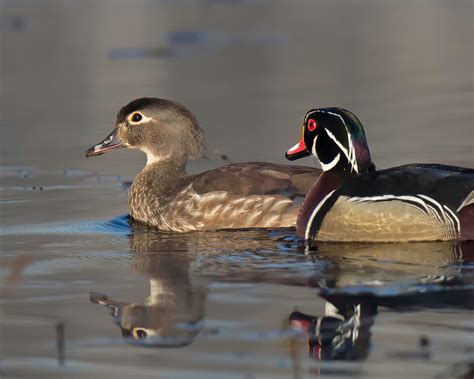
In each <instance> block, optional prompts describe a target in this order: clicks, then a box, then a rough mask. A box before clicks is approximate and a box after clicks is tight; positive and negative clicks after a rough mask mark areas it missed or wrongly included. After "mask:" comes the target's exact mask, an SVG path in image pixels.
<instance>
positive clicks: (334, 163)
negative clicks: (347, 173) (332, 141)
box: [319, 153, 341, 171]
mask: <svg viewBox="0 0 474 379" xmlns="http://www.w3.org/2000/svg"><path fill="white" fill-rule="evenodd" d="M340 159H341V153H337V155H336V156H335V157H334V159H333V160H332V161H331V162H329V163H324V162H323V161H322V160H321V159H320V160H319V163H321V168H322V169H323V171H329V170H332V169H333V168H334V167H336V166H337V164H338V163H339V160H340Z"/></svg>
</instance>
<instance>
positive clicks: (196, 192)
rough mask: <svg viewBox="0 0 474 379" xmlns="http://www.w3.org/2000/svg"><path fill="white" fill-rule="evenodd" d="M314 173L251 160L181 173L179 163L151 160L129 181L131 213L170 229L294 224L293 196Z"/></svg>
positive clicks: (302, 191) (304, 188)
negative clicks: (151, 162) (131, 181)
mask: <svg viewBox="0 0 474 379" xmlns="http://www.w3.org/2000/svg"><path fill="white" fill-rule="evenodd" d="M318 175H319V170H314V169H311V168H305V167H298V166H287V165H276V164H270V163H257V162H249V163H244V164H235V165H229V166H224V167H221V168H218V169H215V170H211V171H207V172H205V173H202V174H198V175H195V176H185V173H184V167H183V166H181V167H178V166H176V165H175V164H174V163H168V164H165V163H163V164H160V163H155V164H152V165H148V166H146V167H145V168H144V169H143V170H142V172H141V173H140V174H138V175H137V177H136V178H135V180H134V182H133V184H132V187H131V189H130V194H129V209H130V215H131V216H132V217H133V218H134V219H136V220H138V221H142V222H144V223H146V224H149V225H151V226H154V227H156V228H158V229H161V230H166V231H174V232H190V231H197V230H215V229H235V228H281V227H294V226H295V223H296V217H297V215H298V209H299V207H298V205H297V204H296V203H295V202H294V200H295V199H296V198H297V197H299V196H303V195H304V194H305V193H306V191H307V190H308V188H309V187H310V185H311V183H312V181H314V180H315V178H317V176H318ZM165 178H166V180H165Z"/></svg>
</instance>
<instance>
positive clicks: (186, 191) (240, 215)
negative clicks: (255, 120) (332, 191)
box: [86, 98, 321, 232]
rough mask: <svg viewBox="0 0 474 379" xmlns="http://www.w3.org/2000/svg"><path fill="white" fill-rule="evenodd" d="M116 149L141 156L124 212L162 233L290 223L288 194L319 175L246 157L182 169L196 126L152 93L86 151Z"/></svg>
mask: <svg viewBox="0 0 474 379" xmlns="http://www.w3.org/2000/svg"><path fill="white" fill-rule="evenodd" d="M123 147H128V148H132V149H139V150H141V151H143V152H144V153H145V154H146V155H147V163H146V166H145V167H144V168H143V170H142V171H141V172H140V173H139V174H138V175H137V176H136V177H135V179H134V180H133V183H132V186H131V188H130V192H129V199H128V205H129V210H130V215H131V217H132V218H133V219H135V220H136V221H140V222H143V223H145V224H148V225H150V226H153V227H155V228H158V229H160V230H164V231H173V232H190V231H198V230H216V229H235V228H239V229H240V228H281V227H294V226H295V223H296V217H297V214H298V209H299V206H298V205H297V204H296V203H295V202H294V200H296V199H297V198H298V197H301V198H302V197H304V196H305V194H306V192H307V191H308V189H309V188H310V187H311V185H312V183H313V182H314V180H315V179H316V178H317V177H318V176H319V175H320V174H321V171H320V170H319V169H316V168H309V167H300V166H288V165H279V164H271V163H262V162H248V163H239V164H232V165H227V166H223V167H220V168H217V169H214V170H210V171H206V172H203V173H201V174H197V175H187V174H186V163H187V162H188V160H189V159H195V158H199V157H201V156H202V155H203V153H204V150H205V148H204V137H203V132H202V130H201V128H200V127H199V125H198V122H197V120H196V118H195V117H194V115H193V114H192V113H191V111H189V110H188V109H187V108H186V107H184V106H183V105H181V104H179V103H177V102H174V101H170V100H164V99H157V98H140V99H136V100H134V101H132V102H130V103H129V104H127V105H126V106H124V107H123V108H122V109H121V110H120V111H119V112H118V115H117V120H116V124H115V128H114V129H113V131H112V133H110V134H109V135H108V136H107V137H106V138H105V139H104V140H103V141H102V142H100V143H98V144H97V145H95V146H93V147H91V148H90V149H89V150H87V153H86V156H87V157H91V156H96V155H101V154H103V153H105V152H107V151H110V150H115V149H118V148H123Z"/></svg>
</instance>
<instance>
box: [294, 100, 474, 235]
mask: <svg viewBox="0 0 474 379" xmlns="http://www.w3.org/2000/svg"><path fill="white" fill-rule="evenodd" d="M311 154H313V155H314V156H316V158H317V159H318V160H319V162H320V163H321V166H322V169H323V171H324V173H323V174H322V175H321V176H319V178H318V179H317V180H316V182H315V183H314V185H313V187H312V188H311V189H310V190H309V192H308V194H307V196H306V198H305V200H304V202H303V204H302V206H301V209H300V213H299V215H298V220H297V226H296V229H297V233H298V235H299V236H300V237H302V238H303V237H304V238H305V239H306V240H308V241H310V243H312V242H315V241H346V242H350V241H363V242H402V241H403V242H408V241H436V240H473V239H474V170H473V169H471V168H462V167H454V166H447V165H441V164H419V163H415V164H409V165H405V166H400V167H393V168H389V169H386V170H376V168H375V165H374V164H373V163H372V160H371V157H370V152H369V148H368V145H367V140H366V137H365V133H364V129H363V127H362V124H361V122H360V121H359V119H358V118H357V117H356V116H355V115H354V114H352V113H351V112H349V111H348V110H345V109H341V108H321V109H312V110H310V111H308V112H307V113H306V115H305V117H304V120H303V130H302V136H301V139H300V141H299V143H297V144H296V145H295V146H293V147H292V148H290V149H289V150H288V151H287V153H286V158H287V159H289V160H295V159H299V158H302V157H306V156H309V155H311Z"/></svg>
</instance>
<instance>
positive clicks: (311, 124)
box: [308, 118, 318, 132]
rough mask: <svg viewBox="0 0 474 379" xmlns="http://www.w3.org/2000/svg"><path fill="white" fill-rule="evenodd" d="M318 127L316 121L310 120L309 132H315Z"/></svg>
mask: <svg viewBox="0 0 474 379" xmlns="http://www.w3.org/2000/svg"><path fill="white" fill-rule="evenodd" d="M317 126H318V124H316V121H314V120H313V119H312V118H310V119H309V120H308V130H309V131H310V132H312V131H314V129H316V127H317Z"/></svg>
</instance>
